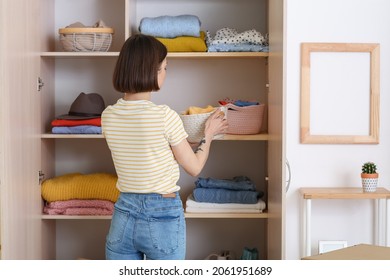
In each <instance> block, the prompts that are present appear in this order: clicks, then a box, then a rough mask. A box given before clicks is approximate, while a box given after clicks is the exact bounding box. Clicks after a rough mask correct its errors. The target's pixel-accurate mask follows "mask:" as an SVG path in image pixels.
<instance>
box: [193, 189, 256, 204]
mask: <svg viewBox="0 0 390 280" xmlns="http://www.w3.org/2000/svg"><path fill="white" fill-rule="evenodd" d="M193 196H194V200H195V201H198V202H209V203H242V204H256V203H257V202H258V199H259V198H260V197H261V195H260V193H259V192H256V191H234V190H226V189H211V188H195V189H194V191H193Z"/></svg>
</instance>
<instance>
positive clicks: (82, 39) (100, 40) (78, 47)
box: [58, 20, 114, 52]
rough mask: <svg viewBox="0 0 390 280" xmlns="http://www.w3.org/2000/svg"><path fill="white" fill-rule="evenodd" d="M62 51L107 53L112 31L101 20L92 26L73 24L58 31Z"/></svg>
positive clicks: (79, 23)
mask: <svg viewBox="0 0 390 280" xmlns="http://www.w3.org/2000/svg"><path fill="white" fill-rule="evenodd" d="M58 33H59V34H60V42H61V45H62V48H63V49H64V51H68V52H107V51H108V50H109V48H110V46H111V42H112V35H113V34H114V29H113V28H110V27H108V26H107V25H106V24H105V23H104V22H103V21H102V20H99V21H98V22H96V23H95V24H94V25H93V26H85V25H84V24H82V23H81V22H75V23H72V24H70V25H68V26H67V27H65V28H60V29H59V30H58Z"/></svg>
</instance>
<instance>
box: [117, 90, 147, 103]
mask: <svg viewBox="0 0 390 280" xmlns="http://www.w3.org/2000/svg"><path fill="white" fill-rule="evenodd" d="M123 99H124V100H126V101H136V100H150V99H151V93H150V92H138V93H125V95H124V96H123Z"/></svg>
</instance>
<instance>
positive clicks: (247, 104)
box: [233, 100, 259, 107]
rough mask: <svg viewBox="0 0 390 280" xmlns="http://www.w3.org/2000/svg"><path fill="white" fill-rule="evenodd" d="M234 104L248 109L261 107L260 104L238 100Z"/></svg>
mask: <svg viewBox="0 0 390 280" xmlns="http://www.w3.org/2000/svg"><path fill="white" fill-rule="evenodd" d="M233 104H234V105H236V106H238V107H246V106H252V105H259V102H253V101H242V100H237V101H235V102H234V103H233Z"/></svg>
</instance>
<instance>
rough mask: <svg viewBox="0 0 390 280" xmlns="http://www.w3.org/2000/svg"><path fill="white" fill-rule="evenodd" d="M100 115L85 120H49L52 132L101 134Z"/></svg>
mask: <svg viewBox="0 0 390 280" xmlns="http://www.w3.org/2000/svg"><path fill="white" fill-rule="evenodd" d="M101 123H102V122H101V117H99V118H93V119H87V120H61V119H55V120H53V121H52V122H51V126H52V129H51V132H52V133H54V134H102V128H101Z"/></svg>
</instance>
